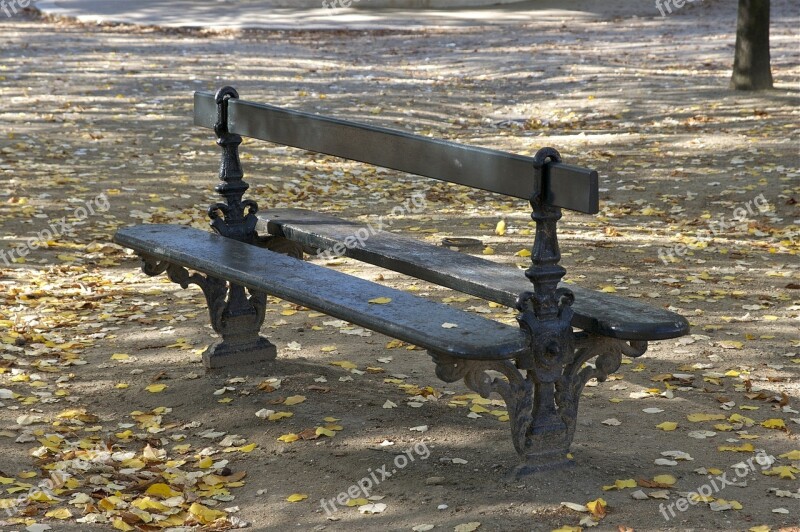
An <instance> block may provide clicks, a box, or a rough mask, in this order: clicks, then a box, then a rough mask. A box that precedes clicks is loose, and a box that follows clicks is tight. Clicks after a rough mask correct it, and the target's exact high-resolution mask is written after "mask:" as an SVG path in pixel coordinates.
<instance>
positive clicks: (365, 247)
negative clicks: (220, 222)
mask: <svg viewBox="0 0 800 532" xmlns="http://www.w3.org/2000/svg"><path fill="white" fill-rule="evenodd" d="M258 217H259V222H258V225H257V227H256V229H257V230H258V231H259V233H264V234H265V233H270V234H280V235H283V236H285V237H286V238H289V239H290V240H294V241H296V242H299V243H302V244H304V245H306V246H308V247H315V248H320V249H323V250H324V249H332V248H333V247H334V246H335V245H336V244H337V243H342V244H344V242H345V239H347V238H349V239H350V240H349V242H350V244H351V246H350V247H347V246H345V245H342V246H340V247H339V250H343V251H344V254H345V255H346V256H349V257H353V258H355V259H357V260H360V261H363V262H367V263H370V264H375V265H376V266H381V267H383V268H386V269H389V270H393V271H397V272H400V273H404V274H406V275H410V276H412V277H416V278H418V279H423V280H426V281H429V282H431V283H435V284H438V285H440V286H446V287H448V288H452V289H454V290H458V291H459V292H463V293H466V294H472V295H474V296H477V297H480V298H483V299H487V300H489V301H494V302H497V303H501V304H503V305H507V306H510V307H513V306H514V302H515V300H516V298H517V296H518V295H519V294H520V293H521V292H524V291H526V290H533V285H531V283H530V281H528V279H527V278H526V277H525V275H524V272H523V271H522V270H519V269H517V268H514V267H513V266H505V265H502V264H497V263H495V262H492V261H489V260H486V259H483V258H481V257H475V256H472V255H467V254H465V253H459V252H457V251H453V250H450V249H447V248H444V247H436V246H431V245H430V244H426V243H424V242H419V241H417V240H414V239H412V238H407V237H404V236H402V235H397V234H394V233H389V232H378V231H377V228H374V227H373V229H370V228H366V227H365V226H364V225H363V224H358V223H355V222H349V221H347V220H342V219H341V218H337V217H335V216H331V215H327V214H321V213H317V212H313V211H307V210H302V209H272V210H269V211H267V212H263V213H259V214H258ZM362 229H363V230H362ZM365 234H366V235H368V236H367V238H366V239H364V238H361V239H359V240H358V241H357V242H356V241H355V237H358V236H361V237H363V235H365ZM562 286H563V287H564V288H569V289H570V290H572V292H573V293H574V294H575V302H574V304H573V305H572V309H573V310H574V311H575V316H574V318H573V321H572V324H573V325H574V326H575V327H578V328H580V329H583V330H584V331H587V332H590V333H594V334H599V335H602V336H609V337H612V338H619V339H623V340H663V339H666V338H676V337H678V336H683V335H685V334H687V333H688V332H689V324H688V323H687V321H686V320H685V319H684V318H683V317H681V316H679V315H677V314H675V313H673V312H669V311H667V310H664V309H660V308H657V307H652V306H650V305H646V304H643V303H640V302H638V301H635V300H632V299H629V298H625V297H619V296H615V295H613V294H606V293H603V292H597V291H594V290H589V289H586V288H581V287H580V286H574V285H569V284H563V285H562Z"/></svg>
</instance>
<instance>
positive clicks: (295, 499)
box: [286, 493, 308, 502]
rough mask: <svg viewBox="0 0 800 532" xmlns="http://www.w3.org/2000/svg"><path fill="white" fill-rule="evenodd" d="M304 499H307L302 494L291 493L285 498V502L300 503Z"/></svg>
mask: <svg viewBox="0 0 800 532" xmlns="http://www.w3.org/2000/svg"><path fill="white" fill-rule="evenodd" d="M305 499H308V495H306V494H304V493H292V494H291V495H289V496H288V497H286V500H287V501H289V502H300V501H302V500H305Z"/></svg>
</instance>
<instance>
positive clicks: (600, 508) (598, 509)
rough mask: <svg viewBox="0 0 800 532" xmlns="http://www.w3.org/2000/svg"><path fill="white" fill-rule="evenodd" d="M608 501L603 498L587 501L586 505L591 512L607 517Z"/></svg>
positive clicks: (596, 515)
mask: <svg viewBox="0 0 800 532" xmlns="http://www.w3.org/2000/svg"><path fill="white" fill-rule="evenodd" d="M606 506H608V505H607V504H606V501H604V500H603V499H596V500H593V501H590V502H587V503H586V507H587V508H588V509H589V512H590V513H591V514H592V515H593V516H595V517H599V518H602V517H605V515H606Z"/></svg>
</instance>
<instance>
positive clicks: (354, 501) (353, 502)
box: [345, 498, 369, 507]
mask: <svg viewBox="0 0 800 532" xmlns="http://www.w3.org/2000/svg"><path fill="white" fill-rule="evenodd" d="M345 504H346V505H347V506H350V507H353V506H364V505H365V504H369V499H364V498H361V499H347V502H346V503H345Z"/></svg>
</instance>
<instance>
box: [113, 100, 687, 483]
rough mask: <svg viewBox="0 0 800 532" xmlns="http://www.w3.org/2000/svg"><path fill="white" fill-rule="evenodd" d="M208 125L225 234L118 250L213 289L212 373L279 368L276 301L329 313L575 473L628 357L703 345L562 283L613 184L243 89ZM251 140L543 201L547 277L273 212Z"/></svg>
mask: <svg viewBox="0 0 800 532" xmlns="http://www.w3.org/2000/svg"><path fill="white" fill-rule="evenodd" d="M194 121H195V125H198V126H201V127H206V128H213V129H214V131H215V133H216V136H217V144H218V145H219V146H220V147H221V148H222V162H221V165H220V183H219V184H218V185H217V187H216V189H215V190H216V191H217V192H218V193H219V194H220V195H221V196H222V197H223V198H224V202H220V203H215V204H213V205H211V206H210V207H209V208H208V210H207V212H208V216H209V218H210V220H211V226H212V228H213V230H214V232H213V233H212V232H206V231H202V230H199V229H195V228H191V227H184V226H176V225H156V224H149V225H140V226H133V227H125V228H121V229H120V230H119V231H117V233H116V234H115V236H114V241H115V242H116V243H118V244H120V245H122V246H125V247H128V248H131V249H133V250H134V251H135V252H136V253H137V254H138V255H140V257H141V258H142V259H143V270H144V272H145V273H146V274H148V275H159V274H161V273H165V272H166V274H167V275H168V277H169V279H171V280H172V281H174V282H176V283H178V284H179V285H181V286H182V287H184V288H186V287H187V286H188V285H189V284H195V285H197V286H199V287H200V288H201V289H202V291H203V293H204V295H205V298H206V301H207V303H208V308H209V314H210V318H211V324H212V326H213V328H214V330H215V331H216V332H217V333H218V334H219V335H220V337H221V340H220V341H218V342H217V343H216V344H214V345H212V346H211V347H210V348H209V349H208V350H206V352H205V353H204V354H203V361H204V364H205V365H206V367H207V368H209V369H214V368H221V367H226V366H231V365H239V364H245V363H252V362H264V361H270V360H274V359H275V358H276V354H277V349H276V346H275V345H273V344H272V343H271V342H270V341H269V340H268V339H267V338H265V337H263V336H261V335H260V332H259V331H260V328H261V325H262V323H263V321H264V315H265V311H266V295H267V294H269V295H273V296H276V297H279V298H281V299H284V300H286V301H290V302H292V303H296V304H299V305H302V306H305V307H308V308H311V309H314V310H318V311H320V312H323V313H325V314H328V315H330V316H333V317H336V318H339V319H342V320H345V321H348V322H350V323H353V324H355V325H359V326H362V327H365V328H368V329H370V330H373V331H376V332H379V333H382V334H385V335H387V336H391V337H393V338H397V339H399V340H402V341H404V342H407V343H410V344H414V345H417V346H420V347H422V348H424V349H426V350H427V351H428V353H429V354H430V356H431V357H432V359H433V362H434V364H435V367H436V375H437V376H438V377H439V378H440V379H442V380H443V381H445V382H455V381H457V380H460V379H463V380H464V382H465V384H466V385H467V386H468V387H469V388H470V389H472V390H474V391H476V392H478V393H479V394H480V395H481V396H483V397H489V395H490V394H492V393H493V392H496V393H498V394H499V395H500V396H501V397H502V398H503V399H504V400H505V402H506V405H507V407H508V412H509V420H510V425H511V433H512V441H513V444H514V447H515V449H516V450H517V452H518V453H519V454H520V456H521V458H522V463H521V464H520V465H518V466H517V467H516V468H515V469H514V471H513V476H514V477H517V476H521V475H525V474H529V473H532V472H535V471H540V470H545V469H552V468H557V467H561V466H565V465H568V464H570V463H571V462H572V459H571V457H570V455H569V447H570V444H571V442H572V439H573V436H574V432H575V423H576V419H577V409H578V401H579V399H580V394H581V392H582V389H583V387H584V385H585V384H586V383H587V382H588V381H589V380H590V379H592V378H596V379H598V380H599V381H604V380H605V379H606V378H607V377H608V375H610V374H611V373H613V372H615V371H616V370H617V369H619V366H620V364H621V361H622V356H623V355H626V356H630V357H638V356H641V355H642V354H644V352H645V350H646V349H647V342H649V341H654V340H663V339H668V338H675V337H679V336H682V335H685V334H687V333H688V330H689V327H688V323H687V322H686V320H685V319H683V318H682V317H680V316H678V315H676V314H674V313H672V312H668V311H666V310H664V309H659V308H654V307H650V306H647V305H645V304H642V303H639V302H637V301H632V300H626V299H623V298H620V297H617V296H614V295H612V294H607V293H601V292H595V291H592V290H587V289H584V288H580V287H576V286H569V285H565V284H561V282H560V281H561V279H562V277H563V276H564V274H565V273H566V271H565V269H564V268H563V267H562V266H561V265H559V261H560V252H559V248H558V239H557V233H556V224H557V221H558V220H559V219H560V218H561V210H562V209H568V210H574V211H579V212H583V213H589V214H592V213H596V212H598V210H599V201H598V178H597V173H596V172H594V171H592V170H589V169H586V168H581V167H578V166H573V165H569V164H565V163H563V162H562V160H561V156H560V155H559V153H558V152H557V151H556V150H554V149H552V148H542V149H541V150H539V151H538V152H537V154H536V155H535V156H534V157H524V156H521V155H514V154H510V153H504V152H500V151H496V150H489V149H483V148H475V147H470V146H465V145H461V144H456V143H452V142H445V141H441V140H435V139H430V138H427V137H421V136H417V135H412V134H409V133H405V132H400V131H394V130H391V129H386V128H382V127H377V126H371V125H365V124H358V123H354V122H349V121H344V120H339V119H335V118H329V117H323V116H318V115H313V114H309V113H303V112H299V111H293V110H289V109H284V108H280V107H275V106H270V105H264V104H259V103H255V102H248V101H244V100H240V99H239V96H238V94H237V93H236V91H235V90H234V89H232V88H231V87H223V88H222V89H220V90H219V91H218V92H217V93H216V94H213V93H208V92H197V93H195V95H194ZM242 136H247V137H251V138H256V139H261V140H266V141H269V142H272V143H276V144H280V145H285V146H293V147H296V148H302V149H305V150H309V151H312V152H318V153H323V154H328V155H333V156H337V157H341V158H344V159H349V160H354V161H360V162H365V163H369V164H373V165H376V166H382V167H385V168H390V169H395V170H400V171H403V172H408V173H412V174H417V175H420V176H424V177H431V178H434V179H440V180H443V181H448V182H451V183H457V184H460V185H466V186H470V187H474V188H478V189H482V190H487V191H490V192H494V193H497V194H503V195H506V196H511V197H515V198H519V199H523V200H527V201H529V202H530V204H531V207H532V215H531V217H532V219H533V220H534V221H535V222H536V234H535V239H534V244H533V248H532V252H531V266H530V267H529V268H528V269H527V270H526V271H525V272H524V276H523V275H522V274H521V272H520V271H519V270H518V269H516V268H515V267H513V266H503V265H499V264H496V263H493V262H491V261H488V260H486V259H483V258H480V257H475V256H471V255H467V254H463V253H459V252H457V251H453V250H450V249H448V248H445V247H439V246H433V245H430V244H426V243H422V242H419V241H416V240H413V239H411V238H407V237H404V236H402V235H397V234H394V233H385V232H379V233H376V234H372V235H371V236H370V237H369V238H366V239H358V240H357V245H353V244H354V238H353V235H357V234H359V231H363V230H364V227H363V226H362V225H361V224H356V223H353V222H350V221H347V220H343V219H340V218H337V217H334V216H331V215H328V214H323V213H317V212H313V211H308V210H301V209H274V210H270V211H267V212H259V210H258V205H257V204H256V203H255V202H254V201H252V200H247V199H243V196H244V194H245V192H246V191H247V189H248V188H249V186H248V184H247V183H245V182H244V181H243V179H242V178H243V172H242V168H241V164H240V162H239V155H238V147H239V144H240V143H241V141H242ZM410 154H413V155H410ZM264 235H273V236H274V237H278V238H281V239H288V240H289V241H292V242H295V243H297V245H298V246H302V247H304V248H306V249H320V250H325V249H335V250H337V251H340V252H341V253H342V254H344V255H346V256H348V257H352V258H354V259H357V260H360V261H363V262H365V263H370V264H374V265H377V266H380V267H383V268H387V269H390V270H394V271H397V272H401V273H404V274H407V275H411V276H413V277H416V278H419V279H422V280H425V281H429V282H431V283H435V284H437V285H441V286H444V287H448V288H452V289H454V290H457V291H460V292H463V293H466V294H471V295H474V296H477V297H480V298H483V299H486V300H488V301H494V302H497V303H500V304H502V305H507V306H512V307H514V308H516V309H517V311H518V312H519V314H518V316H517V321H518V323H519V327H513V326H509V325H506V324H503V323H499V322H497V321H494V320H490V319H486V318H484V317H482V316H480V315H478V314H475V313H470V312H466V311H462V310H460V309H457V308H455V307H452V306H449V305H446V304H443V303H438V302H434V301H431V300H428V299H425V298H422V297H418V296H415V295H413V294H410V293H408V292H404V291H401V290H397V289H393V288H390V287H387V286H384V285H381V284H378V283H375V282H371V281H367V280H363V279H360V278H356V277H353V276H351V275H347V274H345V273H342V272H338V271H336V270H333V269H331V268H326V267H324V266H319V265H317V264H314V263H310V262H307V261H303V260H302V259H298V258H295V257H291V256H287V255H283V254H280V253H276V252H274V251H271V250H270V249H264V247H262V246H261V245H259V243H260V242H261V241H262V239H263V237H264ZM531 285H532V286H531ZM376 300H379V301H389V302H388V303H387V304H373V303H371V301H373V302H374V301H376ZM593 359H594V360H593ZM592 360H593V363H592Z"/></svg>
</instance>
